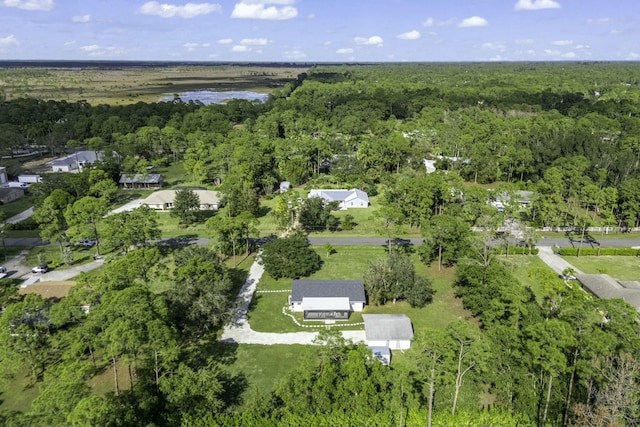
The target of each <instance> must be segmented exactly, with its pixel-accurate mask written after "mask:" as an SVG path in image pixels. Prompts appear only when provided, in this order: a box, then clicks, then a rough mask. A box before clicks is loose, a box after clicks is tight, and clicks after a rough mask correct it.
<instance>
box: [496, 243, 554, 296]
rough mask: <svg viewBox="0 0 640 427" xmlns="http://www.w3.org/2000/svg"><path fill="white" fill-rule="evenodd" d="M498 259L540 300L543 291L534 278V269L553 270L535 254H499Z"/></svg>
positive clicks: (537, 280)
mask: <svg viewBox="0 0 640 427" xmlns="http://www.w3.org/2000/svg"><path fill="white" fill-rule="evenodd" d="M499 259H500V261H502V262H503V263H504V264H505V265H507V267H509V269H510V270H511V273H512V274H513V275H514V276H515V277H516V278H517V279H518V280H519V281H520V283H521V284H522V285H523V286H529V287H530V288H531V290H532V291H533V293H534V294H535V296H536V299H537V300H538V302H542V298H543V293H544V289H543V284H542V282H541V281H540V280H539V279H537V278H536V275H535V272H536V270H541V271H546V272H552V273H553V270H551V269H550V268H549V267H548V266H547V264H545V263H544V262H543V261H542V260H541V259H540V258H539V257H538V256H536V255H512V256H508V257H504V256H500V257H499ZM557 280H558V282H562V279H560V278H558V279H557Z"/></svg>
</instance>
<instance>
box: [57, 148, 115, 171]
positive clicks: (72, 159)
mask: <svg viewBox="0 0 640 427" xmlns="http://www.w3.org/2000/svg"><path fill="white" fill-rule="evenodd" d="M103 157H104V152H102V151H90V150H85V151H78V152H76V153H73V154H69V155H68V156H65V157H61V158H59V159H55V160H52V161H50V162H49V164H50V165H51V168H52V170H53V172H75V171H80V172H82V168H84V167H85V166H88V165H91V164H93V163H95V162H97V161H98V160H102V158H103Z"/></svg>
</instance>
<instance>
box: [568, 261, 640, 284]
mask: <svg viewBox="0 0 640 427" xmlns="http://www.w3.org/2000/svg"><path fill="white" fill-rule="evenodd" d="M562 258H564V259H565V260H566V261H567V262H568V263H570V264H572V265H573V266H575V267H576V268H577V269H579V270H582V271H583V272H584V273H587V274H608V275H610V276H611V277H613V278H615V279H618V280H638V281H640V258H638V257H635V256H599V257H597V256H581V257H579V258H578V257H574V256H571V257H567V256H565V257H562Z"/></svg>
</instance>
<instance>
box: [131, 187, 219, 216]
mask: <svg viewBox="0 0 640 427" xmlns="http://www.w3.org/2000/svg"><path fill="white" fill-rule="evenodd" d="M176 191H178V190H159V191H154V192H153V193H151V195H149V197H147V198H146V199H144V200H143V201H142V202H141V203H140V204H141V205H145V206H148V207H150V208H151V209H156V210H161V211H164V210H169V209H171V208H173V203H174V202H175V199H176ZM193 192H194V193H196V195H197V196H198V198H199V199H200V210H203V211H210V210H218V207H219V206H220V195H219V193H218V192H217V191H211V190H193Z"/></svg>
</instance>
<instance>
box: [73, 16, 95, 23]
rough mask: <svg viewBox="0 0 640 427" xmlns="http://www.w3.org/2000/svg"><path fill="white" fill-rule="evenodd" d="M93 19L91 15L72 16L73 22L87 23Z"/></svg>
mask: <svg viewBox="0 0 640 427" xmlns="http://www.w3.org/2000/svg"><path fill="white" fill-rule="evenodd" d="M89 21H91V15H81V16H74V17H73V18H71V22H79V23H82V24H84V23H87V22H89Z"/></svg>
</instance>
